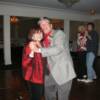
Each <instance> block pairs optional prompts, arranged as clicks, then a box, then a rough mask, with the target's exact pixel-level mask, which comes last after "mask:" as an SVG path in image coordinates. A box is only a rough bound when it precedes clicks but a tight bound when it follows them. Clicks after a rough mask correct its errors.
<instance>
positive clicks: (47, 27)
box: [40, 20, 52, 34]
mask: <svg viewBox="0 0 100 100" xmlns="http://www.w3.org/2000/svg"><path fill="white" fill-rule="evenodd" d="M40 27H41V29H42V31H43V32H44V34H48V33H49V32H51V31H52V24H50V23H49V22H48V21H47V20H42V21H41V23H40Z"/></svg>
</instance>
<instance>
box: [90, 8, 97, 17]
mask: <svg viewBox="0 0 100 100" xmlns="http://www.w3.org/2000/svg"><path fill="white" fill-rule="evenodd" d="M90 15H92V16H94V15H96V9H95V8H92V9H90Z"/></svg>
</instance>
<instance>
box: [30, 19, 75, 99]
mask: <svg viewBox="0 0 100 100" xmlns="http://www.w3.org/2000/svg"><path fill="white" fill-rule="evenodd" d="M38 23H39V25H40V27H41V29H42V31H43V33H44V41H43V44H44V47H43V48H37V47H35V46H32V44H31V45H30V46H31V47H30V48H32V49H33V51H34V52H41V53H42V55H43V56H44V57H47V61H48V69H49V73H48V74H46V75H45V99H46V100H56V94H57V95H58V99H59V100H68V97H69V92H70V90H71V85H72V79H73V78H75V72H74V69H73V63H72V59H71V56H70V52H69V47H68V44H67V40H66V38H65V37H66V36H65V34H64V32H63V31H61V30H53V27H52V24H51V23H50V20H49V19H48V18H42V19H40V20H39V22H38Z"/></svg>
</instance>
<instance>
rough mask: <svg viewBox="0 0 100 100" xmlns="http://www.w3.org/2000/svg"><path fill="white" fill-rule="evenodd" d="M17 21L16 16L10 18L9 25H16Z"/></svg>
mask: <svg viewBox="0 0 100 100" xmlns="http://www.w3.org/2000/svg"><path fill="white" fill-rule="evenodd" d="M18 21H19V19H18V18H17V17H16V16H11V18H10V22H11V23H17V22H18Z"/></svg>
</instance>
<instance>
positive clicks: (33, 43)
mask: <svg viewBox="0 0 100 100" xmlns="http://www.w3.org/2000/svg"><path fill="white" fill-rule="evenodd" d="M29 48H30V49H31V50H32V51H34V49H35V48H36V42H33V41H32V42H30V43H29Z"/></svg>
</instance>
